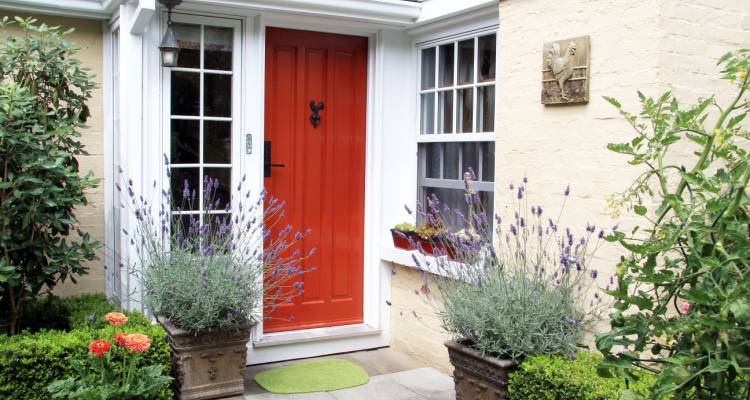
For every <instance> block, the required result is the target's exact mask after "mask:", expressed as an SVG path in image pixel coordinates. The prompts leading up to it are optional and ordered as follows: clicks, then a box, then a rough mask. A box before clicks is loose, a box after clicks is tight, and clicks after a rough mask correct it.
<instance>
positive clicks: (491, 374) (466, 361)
mask: <svg viewBox="0 0 750 400" xmlns="http://www.w3.org/2000/svg"><path fill="white" fill-rule="evenodd" d="M445 347H447V348H448V356H449V357H450V360H451V364H453V367H454V368H455V370H454V371H453V381H454V382H455V384H456V400H500V399H502V400H505V399H507V398H508V375H509V374H510V373H511V372H513V370H515V369H516V363H515V362H514V361H512V360H503V359H499V358H494V357H486V356H483V355H482V354H481V353H480V352H478V351H476V350H474V349H472V348H471V347H469V346H467V345H466V344H464V343H459V342H456V341H453V340H449V341H447V342H445Z"/></svg>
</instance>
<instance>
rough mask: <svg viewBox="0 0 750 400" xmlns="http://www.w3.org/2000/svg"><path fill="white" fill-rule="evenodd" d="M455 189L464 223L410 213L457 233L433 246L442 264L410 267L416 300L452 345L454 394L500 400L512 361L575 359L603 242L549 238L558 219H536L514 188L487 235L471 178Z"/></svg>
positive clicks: (432, 206)
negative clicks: (424, 296)
mask: <svg viewBox="0 0 750 400" xmlns="http://www.w3.org/2000/svg"><path fill="white" fill-rule="evenodd" d="M465 181H466V188H467V190H466V202H467V204H468V213H467V215H464V214H462V213H461V212H459V211H457V210H451V209H450V208H449V207H447V206H441V205H440V203H439V201H438V199H437V198H436V197H434V196H433V197H431V198H429V199H428V204H427V206H426V207H419V208H418V212H420V213H421V214H422V215H421V217H422V218H423V219H425V220H428V221H432V222H433V223H438V224H441V225H445V226H453V227H457V226H463V227H464V229H463V230H462V231H459V232H458V233H448V234H446V235H445V236H444V238H443V239H442V240H443V242H444V244H445V246H446V248H448V249H450V251H451V252H452V256H451V257H440V256H439V257H434V258H433V257H426V256H424V255H423V256H422V257H417V264H418V267H419V268H421V269H422V270H423V271H425V273H424V274H423V276H424V277H425V280H426V282H425V286H423V288H422V292H426V293H428V294H430V296H429V297H430V298H431V299H432V300H434V303H435V305H436V307H438V309H439V310H440V312H439V315H440V316H441V317H442V318H443V324H444V325H443V327H444V329H445V330H446V331H447V332H449V333H451V334H452V335H453V336H454V340H450V341H448V342H446V346H447V347H448V353H449V355H450V359H451V363H453V365H454V367H455V372H454V379H455V381H456V392H457V394H458V395H459V396H461V395H466V394H468V393H472V394H473V395H476V396H477V397H476V398H478V399H480V398H481V399H493V400H494V399H506V398H507V397H508V389H507V383H508V374H509V373H510V372H511V371H512V370H513V369H515V367H516V365H517V364H518V363H519V362H520V361H522V360H523V359H524V358H526V357H528V356H532V355H537V354H564V355H569V356H571V357H575V353H576V350H577V347H579V346H580V343H581V342H582V341H583V335H584V333H585V332H586V329H587V328H588V327H590V326H591V325H592V324H593V323H594V322H596V320H597V319H598V316H599V310H600V309H601V307H600V306H601V302H602V299H601V297H600V295H599V294H598V293H596V292H595V291H594V292H593V293H591V292H592V290H591V288H592V286H593V283H594V282H595V281H596V278H597V276H598V272H597V270H596V269H593V268H592V266H591V262H592V259H593V257H592V256H593V253H594V252H595V251H596V249H597V248H598V247H599V245H600V243H602V242H600V241H601V240H602V238H603V237H604V234H605V233H604V231H602V230H597V229H596V228H595V227H594V226H591V225H588V226H587V227H586V234H585V235H583V236H581V237H575V236H574V234H573V233H572V232H571V230H570V229H565V230H562V229H559V227H558V222H559V215H558V216H557V218H545V215H544V211H543V209H542V207H538V206H531V207H529V203H528V200H526V196H525V193H526V185H527V180H526V179H525V178H524V180H523V182H522V183H521V184H520V185H519V186H518V187H514V186H513V185H511V186H510V192H511V195H512V198H513V200H512V202H511V204H512V206H509V207H508V208H509V209H508V211H509V213H510V215H511V218H509V220H508V221H503V220H502V218H501V217H500V216H496V217H495V220H496V223H495V229H494V234H493V229H492V222H491V219H489V218H487V216H486V215H485V212H484V210H482V208H481V202H480V199H479V196H478V195H477V193H476V192H475V191H474V190H473V189H472V182H473V172H471V171H469V172H468V173H467V174H466V175H465ZM568 194H569V189H566V190H565V196H566V198H567V196H568ZM563 208H564V203H563ZM493 244H494V245H493ZM427 272H430V273H427Z"/></svg>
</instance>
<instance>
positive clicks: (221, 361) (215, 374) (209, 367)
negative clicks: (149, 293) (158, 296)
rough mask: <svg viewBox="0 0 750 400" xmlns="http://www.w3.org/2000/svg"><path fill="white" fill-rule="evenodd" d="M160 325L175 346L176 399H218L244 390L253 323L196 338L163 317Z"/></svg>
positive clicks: (173, 346)
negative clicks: (248, 343) (248, 345)
mask: <svg viewBox="0 0 750 400" xmlns="http://www.w3.org/2000/svg"><path fill="white" fill-rule="evenodd" d="M159 323H160V324H161V326H162V327H164V329H165V330H166V331H167V335H168V339H169V344H170V345H171V347H172V371H173V374H174V376H175V381H174V389H175V398H177V399H180V400H202V399H217V398H221V397H228V396H233V395H238V394H242V393H243V392H244V391H245V384H244V380H243V377H242V373H243V372H244V370H245V362H246V355H247V342H248V341H249V340H250V329H252V327H253V325H254V324H247V325H244V326H240V327H238V328H236V329H230V330H215V331H208V332H203V333H199V334H198V335H195V334H192V333H190V332H187V331H184V330H182V329H179V328H177V327H175V326H174V325H173V324H172V323H171V322H170V321H168V320H165V319H163V318H159Z"/></svg>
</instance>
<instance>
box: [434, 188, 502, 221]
mask: <svg viewBox="0 0 750 400" xmlns="http://www.w3.org/2000/svg"><path fill="white" fill-rule="evenodd" d="M432 194H435V196H436V197H437V199H438V201H439V202H440V204H441V207H442V205H447V206H448V207H449V208H450V209H451V210H458V211H459V212H460V213H461V214H462V215H464V216H467V214H468V212H469V207H468V204H466V198H465V197H464V194H465V191H464V190H463V189H443V188H432V187H423V188H422V196H423V197H422V198H423V199H427V198H429V196H431V195H432ZM493 198H494V196H493V193H492V192H481V191H480V192H479V201H480V203H481V205H482V206H481V208H482V210H484V212H485V215H487V216H488V218H487V219H488V221H489V223H490V224H491V223H492V222H491V221H493V219H492V218H489V216H490V215H493V204H492V203H493ZM475 212H481V210H475ZM451 214H452V215H451V217H450V218H447V219H448V220H449V221H446V222H447V223H448V225H449V229H451V230H452V231H459V230H461V229H465V228H466V226H465V223H464V222H465V221H460V218H454V217H452V216H455V214H454V213H451Z"/></svg>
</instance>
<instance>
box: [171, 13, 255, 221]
mask: <svg viewBox="0 0 750 400" xmlns="http://www.w3.org/2000/svg"><path fill="white" fill-rule="evenodd" d="M172 19H173V21H174V22H175V23H178V24H189V25H197V26H199V27H200V38H201V47H200V49H201V52H200V65H199V66H198V68H189V67H172V68H165V67H161V68H162V71H163V74H164V75H165V76H164V80H163V82H164V84H163V89H162V90H163V94H164V95H163V103H162V104H163V107H164V108H163V110H164V111H163V119H162V123H163V124H164V125H163V128H162V129H163V132H164V134H163V136H162V137H163V142H162V143H163V146H164V149H165V150H166V152H165V153H166V154H167V156H168V157H169V159H170V164H169V171H170V176H171V174H172V173H174V172H175V170H177V169H194V168H197V169H198V187H196V188H193V189H196V192H197V193H198V198H197V199H196V203H197V204H196V207H195V209H192V210H179V211H178V210H177V209H176V208H173V209H172V210H171V215H172V218H178V217H181V216H196V217H199V218H200V223H201V224H203V223H205V221H204V216H207V215H212V216H214V215H228V214H232V213H233V212H234V209H235V207H236V204H235V203H236V202H235V201H232V200H234V199H227V200H230V201H232V204H231V206H230V207H231V209H230V210H229V212H227V211H225V210H224V209H223V204H222V208H221V209H214V210H211V211H207V210H205V209H204V208H205V207H204V198H203V192H204V190H203V186H204V182H203V179H204V176H205V174H204V171H205V170H206V169H217V168H220V169H227V170H229V171H230V174H229V182H228V185H229V186H228V187H227V188H226V189H227V191H228V193H229V194H230V196H231V195H232V194H233V191H232V189H233V188H235V187H236V185H237V183H238V182H239V176H240V175H241V173H242V171H241V170H242V157H241V147H242V146H241V135H240V133H241V130H242V127H241V126H242V118H241V117H242V116H241V112H242V103H241V98H242V94H241V88H242V74H243V67H242V59H243V58H242V57H243V54H244V52H243V49H242V35H243V34H244V30H243V24H242V21H241V20H239V19H233V18H220V17H205V16H193V15H189V14H180V13H175V14H173V16H172ZM206 27H218V28H231V29H233V38H232V69H231V70H217V69H207V68H205V44H206V38H205V31H206ZM172 72H187V73H195V74H198V75H199V79H200V88H199V92H198V96H199V104H200V105H199V110H198V115H179V114H172V112H171V93H172V84H171V83H172V82H171V81H172V79H171V74H172ZM205 75H225V76H231V77H232V81H231V84H230V87H231V90H232V99H231V102H230V116H229V117H220V116H206V115H205V110H204V105H205V104H204V103H205V88H204V81H205ZM175 120H177V121H197V122H198V127H199V131H198V132H199V143H198V145H199V148H198V162H196V163H175V162H174V160H172V154H171V152H172V148H171V140H172V136H171V135H172V132H171V124H172V121H175ZM212 121H218V122H228V123H230V124H231V129H230V140H231V148H230V152H229V156H230V160H229V163H206V162H204V141H205V133H204V132H205V123H206V122H212ZM171 179H172V178H171V177H168V178H167V179H166V180H165V186H166V187H167V188H170V189H171V191H174V192H181V191H182V185H180V186H179V187H171ZM176 206H178V205H177V204H173V207H176Z"/></svg>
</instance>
